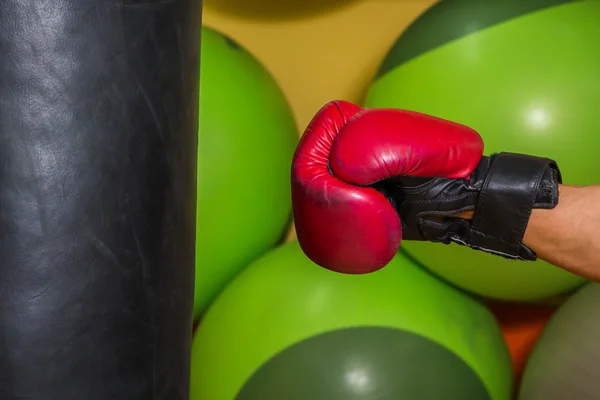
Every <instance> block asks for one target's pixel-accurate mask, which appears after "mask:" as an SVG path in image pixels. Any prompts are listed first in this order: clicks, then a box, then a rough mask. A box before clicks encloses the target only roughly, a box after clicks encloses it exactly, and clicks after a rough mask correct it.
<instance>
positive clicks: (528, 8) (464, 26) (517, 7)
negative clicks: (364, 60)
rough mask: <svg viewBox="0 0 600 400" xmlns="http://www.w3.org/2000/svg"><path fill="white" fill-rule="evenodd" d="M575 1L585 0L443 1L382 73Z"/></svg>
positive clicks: (399, 45) (412, 29) (409, 33)
mask: <svg viewBox="0 0 600 400" xmlns="http://www.w3.org/2000/svg"><path fill="white" fill-rule="evenodd" d="M574 1H581V0H502V1H494V2H493V3H490V2H489V1H479V0H444V1H440V2H438V3H436V4H435V5H434V6H432V7H430V8H429V9H427V11H425V12H424V13H423V14H422V15H421V16H420V17H419V18H418V19H417V20H416V21H415V22H413V23H412V24H411V25H410V26H409V27H408V28H407V29H406V30H405V31H404V33H402V38H401V39H400V40H398V41H396V43H395V44H394V46H393V47H392V49H391V50H390V51H389V53H388V55H387V57H386V58H385V60H384V62H383V64H382V65H381V68H379V72H378V76H382V75H385V74H386V73H388V72H389V71H391V70H393V69H394V68H397V67H398V66H400V65H401V64H403V63H405V62H407V61H409V60H411V59H413V58H416V57H418V56H420V55H421V54H425V53H427V52H428V51H431V50H435V49H436V48H438V47H441V46H443V45H445V44H448V43H450V42H452V41H454V40H457V39H460V38H462V37H465V36H468V35H471V34H474V33H477V32H478V31H481V30H483V29H486V28H489V27H491V26H494V25H497V24H501V23H503V22H507V21H510V20H511V19H514V18H518V17H520V16H523V15H526V14H529V13H532V12H536V11H540V10H543V9H545V8H548V7H552V6H556V5H560V4H564V3H572V2H574ZM433 27H435V28H433ZM432 28H433V29H432Z"/></svg>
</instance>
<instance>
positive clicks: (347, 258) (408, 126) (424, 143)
mask: <svg viewBox="0 0 600 400" xmlns="http://www.w3.org/2000/svg"><path fill="white" fill-rule="evenodd" d="M482 154H483V141H482V139H481V137H480V136H479V134H478V133H477V132H475V131H474V130H472V129H470V128H468V127H466V126H463V125H460V124H457V123H454V122H450V121H447V120H443V119H439V118H435V117H432V116H429V115H425V114H420V113H415V112H411V111H406V110H398V109H361V108H360V107H358V106H356V105H354V104H351V103H349V102H346V101H332V102H330V103H328V104H326V105H325V106H324V107H323V108H322V109H321V110H320V111H319V112H318V113H317V114H316V115H315V117H314V118H313V120H312V121H311V123H310V124H309V126H308V127H307V129H306V131H305V133H304V135H303V136H302V138H301V140H300V143H299V144H298V148H297V150H296V154H295V157H294V160H293V163H292V201H293V209H294V219H295V224H296V232H297V237H298V241H299V243H300V246H301V247H302V249H303V251H304V252H305V254H306V255H307V256H308V257H309V258H310V259H311V260H312V261H313V262H315V263H316V264H318V265H320V266H322V267H324V268H327V269H330V270H333V271H338V272H343V273H349V274H360V273H369V272H373V271H376V270H378V269H380V268H382V267H384V266H385V265H386V264H387V263H389V261H390V260H391V259H392V258H393V257H394V255H395V254H396V252H397V251H398V248H399V246H400V242H401V239H402V228H401V222H400V220H399V218H398V215H397V213H396V210H395V209H394V207H393V206H392V204H391V203H390V202H389V201H388V200H387V198H386V197H385V196H384V195H383V194H382V193H380V192H379V191H377V190H376V189H374V188H373V187H370V186H369V185H372V184H374V183H376V182H378V181H381V180H384V179H388V178H392V177H396V176H401V175H405V176H415V177H446V178H467V177H468V176H469V175H470V173H471V172H472V171H473V170H474V169H475V167H476V166H477V164H478V162H479V160H480V159H481V156H482Z"/></svg>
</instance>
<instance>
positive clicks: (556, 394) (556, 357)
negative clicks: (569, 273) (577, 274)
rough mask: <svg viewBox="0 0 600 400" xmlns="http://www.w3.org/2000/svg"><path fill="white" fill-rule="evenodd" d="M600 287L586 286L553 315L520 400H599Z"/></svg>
mask: <svg viewBox="0 0 600 400" xmlns="http://www.w3.org/2000/svg"><path fill="white" fill-rule="evenodd" d="M599 310H600V284H598V283H589V284H588V285H586V286H585V287H583V288H582V289H580V290H579V291H578V292H577V293H575V294H574V295H573V296H571V297H570V298H569V300H567V301H566V302H565V303H564V304H563V305H562V306H561V308H560V309H559V310H558V311H557V312H556V313H555V314H554V315H553V316H552V319H550V321H549V322H548V325H546V327H545V328H544V331H543V332H542V335H541V336H540V338H539V340H538V342H537V343H536V345H535V347H534V349H533V351H532V352H531V356H530V357H529V360H528V362H527V365H526V367H525V371H524V373H523V379H522V384H521V389H520V393H519V400H552V399H561V400H562V399H567V400H571V399H572V400H598V399H600V368H599V367H598V364H599V360H600V341H599V340H598V338H600V318H598V314H599Z"/></svg>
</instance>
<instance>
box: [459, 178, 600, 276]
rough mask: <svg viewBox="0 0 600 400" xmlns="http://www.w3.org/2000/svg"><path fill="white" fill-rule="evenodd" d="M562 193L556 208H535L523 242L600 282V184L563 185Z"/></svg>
mask: <svg viewBox="0 0 600 400" xmlns="http://www.w3.org/2000/svg"><path fill="white" fill-rule="evenodd" d="M559 193H560V195H559V201H558V205H557V206H556V207H555V208H554V209H552V210H541V209H535V210H533V212H532V214H531V218H530V219H529V225H528V226H527V230H526V231H525V237H524V238H523V243H525V244H526V245H527V246H529V247H530V248H531V249H532V250H534V251H535V252H536V253H537V255H538V257H539V258H541V259H542V260H545V261H547V262H549V263H551V264H553V265H556V266H557V267H560V268H562V269H565V270H567V271H569V272H572V273H574V274H576V275H579V276H582V277H584V278H587V279H590V280H593V281H597V282H600V234H599V231H600V185H594V186H586V187H577V186H567V185H561V186H559ZM461 217H463V218H470V215H469V214H463V215H461Z"/></svg>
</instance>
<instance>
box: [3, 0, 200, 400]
mask: <svg viewBox="0 0 600 400" xmlns="http://www.w3.org/2000/svg"><path fill="white" fill-rule="evenodd" d="M200 14H201V1H199V0H177V1H164V0H143V1H126V0H110V1H106V0H76V1H75V0H69V1H67V0H52V1H32V0H2V1H1V2H0V399H2V400H11V399H19V400H25V399H27V400H42V399H43V400H70V399H73V400H109V399H111V400H120V399H123V400H125V399H127V400H135V399H140V400H141V399H143V400H150V399H168V400H179V399H187V398H188V380H189V378H188V368H189V366H188V364H189V353H190V351H189V348H190V336H191V326H192V303H193V288H192V286H193V271H194V233H195V227H194V226H195V194H196V186H195V185H196V179H195V165H196V164H195V163H196V154H197V151H196V149H197V147H196V146H197V110H198V107H197V96H198V89H197V85H198V70H199V59H198V58H199V50H200V47H199V46H200V45H199V39H200V24H201V22H200V20H201V15H200Z"/></svg>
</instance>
